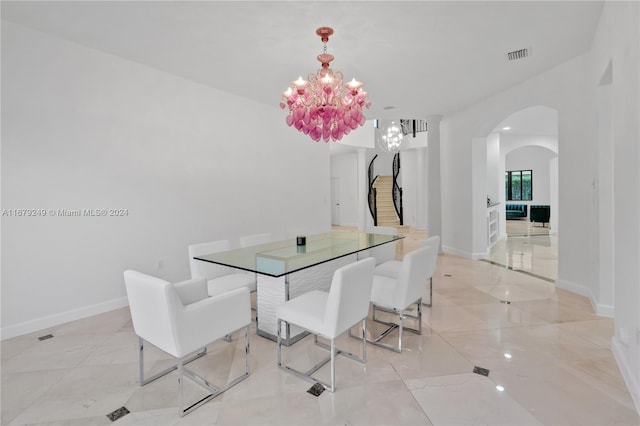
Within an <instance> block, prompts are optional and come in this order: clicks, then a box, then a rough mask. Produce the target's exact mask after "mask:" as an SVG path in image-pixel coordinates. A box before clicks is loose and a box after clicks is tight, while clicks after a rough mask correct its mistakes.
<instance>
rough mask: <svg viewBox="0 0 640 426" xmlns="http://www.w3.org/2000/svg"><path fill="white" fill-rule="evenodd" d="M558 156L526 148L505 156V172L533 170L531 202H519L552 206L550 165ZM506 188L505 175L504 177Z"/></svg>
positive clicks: (540, 149) (544, 150)
mask: <svg viewBox="0 0 640 426" xmlns="http://www.w3.org/2000/svg"><path fill="white" fill-rule="evenodd" d="M555 157H557V154H556V153H554V152H552V151H549V150H548V149H546V148H541V147H537V146H526V147H522V148H520V149H516V150H514V151H511V152H510V153H509V154H507V155H506V156H505V171H513V170H532V181H533V191H532V199H531V201H518V203H523V204H527V205H531V204H534V205H535V204H546V205H548V204H550V203H551V198H550V190H551V181H550V175H549V170H550V169H549V165H550V161H551V159H552V158H555ZM502 184H503V186H504V175H503V177H502Z"/></svg>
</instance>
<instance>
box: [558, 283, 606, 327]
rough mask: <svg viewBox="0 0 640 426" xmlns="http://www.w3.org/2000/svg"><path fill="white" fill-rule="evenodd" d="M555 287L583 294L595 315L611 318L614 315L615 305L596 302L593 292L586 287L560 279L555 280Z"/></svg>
mask: <svg viewBox="0 0 640 426" xmlns="http://www.w3.org/2000/svg"><path fill="white" fill-rule="evenodd" d="M556 287H558V288H561V289H563V290H567V291H570V292H572V293H576V294H579V295H580V296H584V297H586V298H587V299H589V302H591V307H592V308H593V312H595V313H596V315H599V316H601V317H607V318H613V317H614V315H615V306H613V305H604V304H602V303H598V302H597V300H596V298H595V297H594V296H593V292H592V291H591V289H590V288H588V287H585V286H583V285H580V284H576V283H573V282H571V281H567V280H561V279H557V280H556Z"/></svg>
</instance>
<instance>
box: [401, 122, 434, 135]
mask: <svg viewBox="0 0 640 426" xmlns="http://www.w3.org/2000/svg"><path fill="white" fill-rule="evenodd" d="M400 128H401V129H402V134H403V135H405V136H406V135H408V134H412V135H413V137H414V138H415V137H416V133H418V132H426V131H427V121H426V120H404V119H403V120H400Z"/></svg>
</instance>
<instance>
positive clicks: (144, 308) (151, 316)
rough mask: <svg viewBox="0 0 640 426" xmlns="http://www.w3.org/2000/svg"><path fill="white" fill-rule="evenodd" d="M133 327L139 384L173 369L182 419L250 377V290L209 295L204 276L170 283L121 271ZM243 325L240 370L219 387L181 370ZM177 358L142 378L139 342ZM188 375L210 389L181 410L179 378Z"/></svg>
mask: <svg viewBox="0 0 640 426" xmlns="http://www.w3.org/2000/svg"><path fill="white" fill-rule="evenodd" d="M124 281H125V286H126V290H127V297H128V299H129V309H130V310H131V318H132V320H133V328H134V330H135V333H136V335H138V339H139V357H138V362H139V369H140V386H144V385H146V384H148V383H150V382H152V381H154V380H156V379H158V378H160V377H162V376H164V375H166V374H168V373H170V372H172V371H174V370H178V410H179V411H178V414H179V415H180V416H181V417H182V416H184V415H185V414H187V413H189V412H191V411H193V410H195V409H196V408H198V407H199V406H201V405H202V404H204V403H206V402H207V401H209V400H211V399H213V398H215V397H216V396H218V395H219V394H221V393H222V392H224V391H226V390H227V389H229V388H230V387H232V386H234V385H236V384H237V383H239V382H241V381H242V380H244V379H246V378H247V377H248V376H249V325H250V324H251V309H250V298H249V290H248V289H247V288H245V287H242V288H239V289H235V290H232V291H230V292H227V293H222V294H218V295H216V296H214V297H209V296H208V294H207V282H206V280H205V279H204V278H197V279H191V280H188V281H184V282H181V283H177V284H171V283H169V282H168V281H165V280H162V279H160V278H156V277H152V276H150V275H146V274H143V273H141V272H138V271H132V270H128V271H125V272H124ZM242 328H244V330H245V333H244V334H245V371H244V373H242V374H241V375H239V376H237V377H236V378H234V379H233V380H231V381H229V382H228V383H227V384H226V385H224V386H222V387H220V388H218V387H215V386H213V385H211V384H210V383H209V382H208V381H207V380H206V379H204V378H202V377H200V376H198V375H196V374H195V373H193V372H192V371H190V370H188V369H187V368H185V364H188V363H189V362H191V361H193V360H195V359H198V358H200V357H202V356H204V355H205V354H206V352H207V345H209V344H210V343H213V342H215V341H216V340H218V339H221V338H223V337H224V336H226V335H228V334H230V333H232V332H234V331H237V330H240V329H242ZM145 341H146V342H148V343H151V344H152V345H154V346H156V347H157V348H159V349H161V350H162V351H164V352H166V353H167V354H169V355H171V356H173V357H175V358H177V364H176V365H174V366H172V367H170V368H168V369H166V370H164V371H161V372H160V373H157V374H155V375H154V376H152V377H150V378H147V379H145V377H144V342H145ZM184 378H188V379H190V380H192V381H193V382H195V383H197V384H199V385H200V386H202V387H203V388H204V389H206V390H207V391H208V392H210V393H209V395H207V396H206V397H204V398H202V399H200V400H199V401H197V402H195V403H194V404H191V405H189V406H188V407H187V408H185V401H184V391H183V381H184Z"/></svg>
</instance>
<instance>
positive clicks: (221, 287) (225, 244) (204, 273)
mask: <svg viewBox="0 0 640 426" xmlns="http://www.w3.org/2000/svg"><path fill="white" fill-rule="evenodd" d="M230 249H231V244H230V243H229V240H218V241H211V242H207V243H200V244H192V245H190V246H189V266H190V267H191V278H206V279H207V285H208V290H209V296H214V295H216V294H219V293H224V292H227V291H229V290H233V289H236V288H240V287H247V288H248V289H249V291H251V292H254V291H256V279H255V276H254V274H252V273H250V272H239V271H236V270H235V269H233V268H230V267H228V266H224V265H218V264H216V263H211V262H206V261H203V260H197V259H194V258H195V257H198V256H204V255H207V254H210V253H218V252H221V251H225V250H230Z"/></svg>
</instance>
